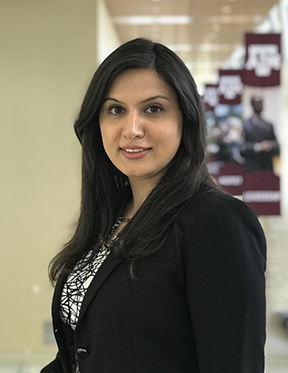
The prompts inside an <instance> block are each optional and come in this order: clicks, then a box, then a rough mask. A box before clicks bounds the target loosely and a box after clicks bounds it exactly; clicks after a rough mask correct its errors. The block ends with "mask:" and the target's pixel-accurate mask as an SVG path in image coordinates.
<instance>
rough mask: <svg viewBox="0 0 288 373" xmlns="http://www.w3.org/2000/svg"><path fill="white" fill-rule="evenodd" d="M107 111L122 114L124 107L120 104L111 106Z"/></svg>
mask: <svg viewBox="0 0 288 373" xmlns="http://www.w3.org/2000/svg"><path fill="white" fill-rule="evenodd" d="M109 112H110V113H111V114H114V115H120V114H123V112H124V109H123V108H122V107H121V106H111V107H110V108H109Z"/></svg>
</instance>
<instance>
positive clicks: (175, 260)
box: [42, 190, 266, 373]
mask: <svg viewBox="0 0 288 373" xmlns="http://www.w3.org/2000/svg"><path fill="white" fill-rule="evenodd" d="M176 226H177V231H178V233H177V234H176V229H175V230H174V231H173V232H171V235H170V237H169V240H168V243H167V246H166V247H165V248H164V249H163V250H162V251H161V252H159V253H157V254H155V255H152V256H151V257H150V258H149V259H146V260H145V261H144V262H143V263H141V264H140V263H139V264H138V265H137V267H136V276H137V279H136V280H133V279H131V277H130V275H129V268H128V265H127V263H126V262H125V260H122V259H120V258H117V257H115V256H114V255H113V254H109V256H108V257H107V259H106V260H105V262H104V263H103V264H102V266H101V267H100V269H99V271H98V273H97V275H96V276H95V278H94V280H93V281H92V283H91V285H90V287H89V289H88V291H87V294H86V296H85V299H84V302H83V307H82V310H81V315H80V318H79V323H78V325H77V328H76V331H75V335H74V346H75V351H77V356H78V360H79V366H80V372H81V373H188V372H189V373H232V372H233V373H262V372H263V370H264V343H265V260H266V246H265V238H264V234H263V231H262V229H261V226H260V224H259V222H258V220H257V218H256V217H255V215H254V213H253V212H252V211H251V209H250V208H249V207H248V206H247V205H246V204H244V203H243V202H241V201H239V200H237V199H235V198H233V197H231V196H229V195H227V194H224V193H222V192H219V191H217V190H211V191H208V192H198V194H197V196H196V198H195V200H194V202H191V204H189V205H187V207H186V208H185V209H184V210H183V211H182V212H181V213H180V215H179V218H178V220H177V224H176V225H175V227H176ZM65 279H66V277H65V276H64V275H61V276H60V278H59V281H58V283H57V286H56V289H55V294H54V299H53V324H54V330H55V336H56V340H57V343H58V347H59V353H58V355H57V357H56V359H55V360H54V361H53V362H52V363H50V364H49V365H48V366H47V367H45V368H44V369H43V370H42V372H43V373H53V372H57V373H61V372H70V371H71V368H70V367H69V352H68V346H67V341H66V340H65V339H64V337H63V325H62V323H61V322H60V320H59V316H58V315H59V302H60V296H61V291H62V287H63V284H64V282H65Z"/></svg>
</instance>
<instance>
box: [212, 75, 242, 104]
mask: <svg viewBox="0 0 288 373" xmlns="http://www.w3.org/2000/svg"><path fill="white" fill-rule="evenodd" d="M242 75H243V70H219V87H218V94H219V103H220V104H226V105H238V104H241V98H242V92H243V83H242Z"/></svg>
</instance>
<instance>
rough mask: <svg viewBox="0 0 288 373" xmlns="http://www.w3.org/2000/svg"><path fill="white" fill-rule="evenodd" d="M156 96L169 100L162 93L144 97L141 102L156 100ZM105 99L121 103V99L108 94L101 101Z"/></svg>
mask: <svg viewBox="0 0 288 373" xmlns="http://www.w3.org/2000/svg"><path fill="white" fill-rule="evenodd" d="M157 98H162V99H164V100H167V101H170V99H169V97H166V96H163V95H156V96H152V97H148V98H145V99H144V100H142V101H141V102H148V101H152V100H156V99H157ZM106 101H114V102H118V103H119V104H123V102H122V101H119V100H117V99H116V98H113V97H110V96H108V97H106V98H105V100H104V101H103V103H104V102H106Z"/></svg>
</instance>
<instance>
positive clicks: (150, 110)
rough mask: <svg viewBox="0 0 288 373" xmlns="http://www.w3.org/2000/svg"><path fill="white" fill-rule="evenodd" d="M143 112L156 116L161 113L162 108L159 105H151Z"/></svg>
mask: <svg viewBox="0 0 288 373" xmlns="http://www.w3.org/2000/svg"><path fill="white" fill-rule="evenodd" d="M145 111H146V112H148V113H149V114H158V113H160V111H162V108H161V106H159V105H151V106H149V107H148V108H147V109H146V110H145Z"/></svg>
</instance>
